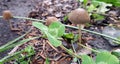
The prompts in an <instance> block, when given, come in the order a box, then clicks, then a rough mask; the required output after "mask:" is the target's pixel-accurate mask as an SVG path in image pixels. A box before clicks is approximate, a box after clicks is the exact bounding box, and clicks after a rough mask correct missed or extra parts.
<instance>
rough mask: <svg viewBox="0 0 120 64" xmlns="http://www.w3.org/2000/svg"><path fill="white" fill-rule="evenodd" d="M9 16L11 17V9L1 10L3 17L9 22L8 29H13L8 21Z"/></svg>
mask: <svg viewBox="0 0 120 64" xmlns="http://www.w3.org/2000/svg"><path fill="white" fill-rule="evenodd" d="M11 18H13V16H12V13H11V11H9V10H5V11H3V19H5V20H7V21H8V22H9V25H10V29H11V30H14V29H13V27H12V24H11V22H10V19H11Z"/></svg>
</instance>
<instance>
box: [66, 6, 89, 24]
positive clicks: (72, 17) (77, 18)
mask: <svg viewBox="0 0 120 64" xmlns="http://www.w3.org/2000/svg"><path fill="white" fill-rule="evenodd" d="M68 20H69V21H70V22H72V23H73V24H85V23H88V22H89V21H90V17H89V14H88V12H87V11H86V10H85V9H83V8H78V9H75V10H73V11H71V12H70V13H69V14H68Z"/></svg>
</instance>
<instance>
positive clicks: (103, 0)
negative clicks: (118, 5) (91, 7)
mask: <svg viewBox="0 0 120 64" xmlns="http://www.w3.org/2000/svg"><path fill="white" fill-rule="evenodd" d="M97 1H101V2H105V3H113V2H118V1H120V0H97Z"/></svg>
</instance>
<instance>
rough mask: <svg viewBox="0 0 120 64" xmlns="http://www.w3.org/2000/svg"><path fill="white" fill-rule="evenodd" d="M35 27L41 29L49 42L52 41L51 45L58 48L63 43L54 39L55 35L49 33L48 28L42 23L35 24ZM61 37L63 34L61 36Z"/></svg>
mask: <svg viewBox="0 0 120 64" xmlns="http://www.w3.org/2000/svg"><path fill="white" fill-rule="evenodd" d="M32 24H33V26H35V27H36V28H38V29H40V30H41V31H42V32H43V34H45V35H46V36H47V37H48V40H49V41H50V43H51V44H52V45H53V46H55V47H58V46H60V45H61V44H62V43H61V41H59V40H57V38H56V37H54V36H53V35H51V34H50V33H49V32H48V28H47V26H45V25H43V24H42V23H39V22H33V23H32ZM60 35H61V34H60Z"/></svg>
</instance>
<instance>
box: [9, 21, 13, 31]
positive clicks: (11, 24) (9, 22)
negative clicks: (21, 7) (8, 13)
mask: <svg viewBox="0 0 120 64" xmlns="http://www.w3.org/2000/svg"><path fill="white" fill-rule="evenodd" d="M8 22H9V25H10V29H11V30H13V27H12V24H11V22H10V20H8Z"/></svg>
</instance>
